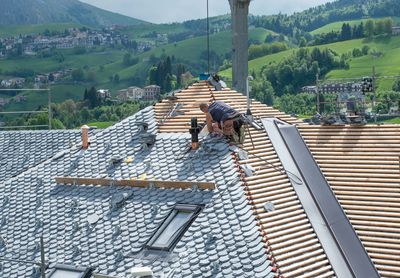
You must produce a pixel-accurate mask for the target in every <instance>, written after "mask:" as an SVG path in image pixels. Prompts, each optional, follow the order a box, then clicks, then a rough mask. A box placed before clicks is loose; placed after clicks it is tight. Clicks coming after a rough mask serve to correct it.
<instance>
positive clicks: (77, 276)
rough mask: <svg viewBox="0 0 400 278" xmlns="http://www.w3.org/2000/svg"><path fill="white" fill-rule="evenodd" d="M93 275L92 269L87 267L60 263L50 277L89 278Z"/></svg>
mask: <svg viewBox="0 0 400 278" xmlns="http://www.w3.org/2000/svg"><path fill="white" fill-rule="evenodd" d="M91 275H92V269H91V268H86V267H73V266H69V265H61V264H58V265H56V266H55V269H54V270H53V271H52V272H51V273H50V275H49V277H50V278H89V277H91Z"/></svg>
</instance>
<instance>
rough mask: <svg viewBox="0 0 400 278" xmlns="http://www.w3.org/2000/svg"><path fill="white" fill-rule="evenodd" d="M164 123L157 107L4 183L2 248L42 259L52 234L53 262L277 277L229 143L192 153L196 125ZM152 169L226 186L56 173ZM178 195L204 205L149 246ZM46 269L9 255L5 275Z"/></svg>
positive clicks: (159, 175)
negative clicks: (167, 243)
mask: <svg viewBox="0 0 400 278" xmlns="http://www.w3.org/2000/svg"><path fill="white" fill-rule="evenodd" d="M143 122H145V123H147V125H148V129H147V131H145V130H144V129H145V128H144V125H143V124H142V123H143ZM157 132H158V130H157V125H156V122H155V120H154V112H153V109H152V108H151V107H150V108H147V109H144V110H142V111H140V112H138V113H137V114H135V115H134V116H132V117H129V118H127V119H125V120H124V121H122V122H120V123H118V124H116V125H114V126H112V127H110V128H108V129H106V130H104V131H101V132H99V133H97V134H96V135H95V136H93V137H92V138H91V145H90V147H89V149H88V150H86V151H82V150H80V148H79V147H78V146H75V147H72V148H70V149H67V150H65V151H64V152H63V153H62V154H60V155H58V156H56V157H54V158H53V159H49V160H47V161H45V162H44V163H42V164H40V165H38V166H36V167H33V168H30V169H28V170H27V171H25V172H24V173H22V174H20V175H19V176H17V177H15V178H12V179H10V180H7V181H5V182H3V184H0V212H1V213H0V257H3V258H4V257H6V258H12V259H18V260H35V261H38V260H39V259H40V251H39V249H38V247H39V237H40V235H41V234H43V236H44V240H45V245H46V257H47V260H48V261H49V262H50V263H51V265H52V264H54V263H64V264H70V265H83V266H92V267H94V268H95V272H97V273H101V274H106V275H114V276H117V277H130V276H129V271H130V269H131V268H132V267H134V266H149V267H151V268H152V270H153V272H154V273H155V275H156V277H161V276H162V275H163V274H164V275H166V276H165V277H273V276H274V274H273V273H272V272H271V271H272V270H271V267H270V262H269V261H268V259H267V256H266V254H265V249H264V247H263V244H262V242H261V236H260V234H259V231H258V227H257V226H256V221H255V219H254V216H253V213H252V211H251V208H250V206H249V205H248V204H247V199H246V198H245V196H244V193H243V190H242V188H241V186H242V184H241V181H240V179H239V176H238V172H237V168H236V166H235V165H234V162H233V159H232V157H231V151H230V150H229V148H228V146H227V144H226V143H225V142H222V141H219V140H218V139H205V140H204V141H203V144H202V146H201V148H200V149H199V150H197V151H195V152H193V151H189V149H188V148H189V146H190V137H189V136H188V135H187V134H157ZM152 141H154V144H153V145H151V143H152ZM129 156H131V157H132V158H133V161H132V162H130V163H128V162H127V161H125V159H126V158H127V157H129ZM144 173H146V175H147V178H148V179H159V180H179V181H195V180H196V181H211V182H215V183H216V185H217V187H218V190H214V191H208V190H205V191H199V190H196V189H195V188H193V189H187V190H182V189H179V190H178V189H155V188H147V189H146V188H135V187H116V186H97V185H91V186H73V185H57V184H56V183H55V181H54V177H55V176H79V177H104V178H105V177H112V178H116V179H120V178H124V179H127V178H133V177H138V176H140V175H142V174H144ZM176 203H189V204H203V205H205V207H204V209H203V211H202V212H201V213H200V214H199V216H198V217H197V218H196V219H195V221H194V222H193V223H192V225H191V226H190V227H189V229H188V230H187V231H186V232H185V234H184V236H183V237H182V238H181V240H180V241H179V242H178V244H177V245H176V247H175V248H174V250H173V251H172V252H171V253H170V254H168V255H163V256H162V255H156V254H147V253H146V252H145V250H144V244H145V243H146V242H147V240H148V239H149V238H150V236H151V235H152V234H153V232H154V231H155V229H156V228H157V226H158V225H159V224H160V223H161V221H162V220H163V219H164V218H165V216H166V215H167V214H168V212H169V211H170V210H171V208H172V207H173V205H174V204H176ZM51 265H50V266H51ZM38 275H39V270H38V267H37V266H35V265H30V264H26V263H16V262H5V261H1V260H0V277H38ZM167 275H169V276H167Z"/></svg>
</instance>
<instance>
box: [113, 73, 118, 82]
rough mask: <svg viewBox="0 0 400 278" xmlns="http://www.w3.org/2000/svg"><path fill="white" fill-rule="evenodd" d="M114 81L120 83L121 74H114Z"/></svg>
mask: <svg viewBox="0 0 400 278" xmlns="http://www.w3.org/2000/svg"><path fill="white" fill-rule="evenodd" d="M113 82H114V83H119V74H118V73H116V74H115V75H114V78H113Z"/></svg>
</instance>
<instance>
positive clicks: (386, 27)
mask: <svg viewBox="0 0 400 278" xmlns="http://www.w3.org/2000/svg"><path fill="white" fill-rule="evenodd" d="M392 28H393V19H392V18H385V19H384V20H383V32H384V33H385V34H387V35H389V36H390V35H392Z"/></svg>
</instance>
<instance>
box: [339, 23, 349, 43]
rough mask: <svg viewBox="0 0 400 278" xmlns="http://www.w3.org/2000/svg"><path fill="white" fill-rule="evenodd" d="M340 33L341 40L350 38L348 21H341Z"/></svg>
mask: <svg viewBox="0 0 400 278" xmlns="http://www.w3.org/2000/svg"><path fill="white" fill-rule="evenodd" d="M340 34H341V39H342V40H344V41H347V40H351V27H350V24H349V23H343V25H342V32H341V33H340Z"/></svg>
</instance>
